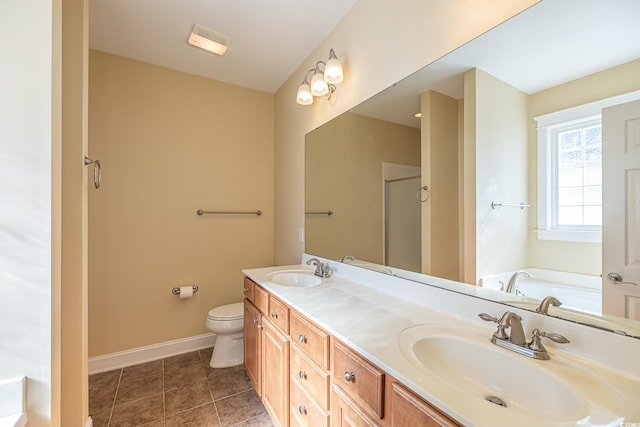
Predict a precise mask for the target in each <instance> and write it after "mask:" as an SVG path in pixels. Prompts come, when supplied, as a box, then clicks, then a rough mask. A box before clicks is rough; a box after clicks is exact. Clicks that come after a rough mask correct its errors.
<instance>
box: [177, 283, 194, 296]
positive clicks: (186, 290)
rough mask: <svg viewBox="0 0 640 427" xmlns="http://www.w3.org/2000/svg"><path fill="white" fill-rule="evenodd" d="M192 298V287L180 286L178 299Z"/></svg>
mask: <svg viewBox="0 0 640 427" xmlns="http://www.w3.org/2000/svg"><path fill="white" fill-rule="evenodd" d="M192 296H193V286H180V299H186V298H191V297H192Z"/></svg>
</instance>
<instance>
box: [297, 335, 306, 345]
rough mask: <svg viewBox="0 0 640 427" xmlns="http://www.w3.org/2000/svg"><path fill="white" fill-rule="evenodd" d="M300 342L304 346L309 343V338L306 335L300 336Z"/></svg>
mask: <svg viewBox="0 0 640 427" xmlns="http://www.w3.org/2000/svg"><path fill="white" fill-rule="evenodd" d="M298 341H300V342H301V343H303V344H306V343H307V336H306V335H299V336H298Z"/></svg>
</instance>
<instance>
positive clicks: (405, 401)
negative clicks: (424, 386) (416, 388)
mask: <svg viewBox="0 0 640 427" xmlns="http://www.w3.org/2000/svg"><path fill="white" fill-rule="evenodd" d="M391 388H392V390H393V392H392V395H391V408H392V409H391V425H392V426H394V427H457V426H459V425H460V424H458V423H457V422H455V421H453V420H452V419H451V418H449V417H448V416H446V415H445V414H443V413H442V412H440V411H439V410H437V409H436V408H434V407H433V406H431V405H430V404H429V403H427V402H426V401H425V400H423V399H422V398H420V397H419V396H416V395H415V394H414V393H413V392H411V391H410V390H408V389H407V388H405V387H404V386H403V385H401V384H399V383H396V382H394V383H393V386H392V387H391Z"/></svg>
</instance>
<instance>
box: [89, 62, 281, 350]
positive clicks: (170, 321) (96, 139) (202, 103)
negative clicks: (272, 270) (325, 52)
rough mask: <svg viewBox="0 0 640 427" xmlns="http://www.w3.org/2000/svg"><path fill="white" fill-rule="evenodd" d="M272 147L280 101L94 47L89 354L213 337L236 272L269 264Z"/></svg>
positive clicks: (235, 293) (238, 296)
mask: <svg viewBox="0 0 640 427" xmlns="http://www.w3.org/2000/svg"><path fill="white" fill-rule="evenodd" d="M273 140H274V97H273V95H270V94H267V93H262V92H258V91H254V90H249V89H244V88H240V87H236V86H232V85H228V84H224V83H220V82H216V81H213V80H209V79H205V78H201V77H196V76H193V75H189V74H185V73H181V72H177V71H172V70H168V69H165V68H161V67H158V66H154V65H150V64H145V63H142V62H137V61H133V60H129V59H126V58H123V57H118V56H114V55H110V54H106V53H102V52H98V51H91V53H90V61H89V150H90V156H91V157H92V158H96V159H100V160H101V161H102V166H103V174H104V179H103V184H102V187H101V188H100V189H99V190H98V191H95V190H92V191H90V197H89V219H90V230H89V242H90V246H89V356H90V357H91V356H97V355H103V354H108V353H112V352H117V351H121V350H126V349H131V348H136V347H141V346H145V345H149V344H155V343H160V342H165V341H169V340H174V339H178V338H185V337H190V336H194V335H198V334H203V333H206V332H207V330H206V328H205V319H206V315H207V311H208V310H209V309H211V308H213V307H216V306H219V305H222V304H227V303H232V302H239V301H241V300H242V273H241V272H240V270H241V269H242V268H251V267H261V266H267V265H271V264H273V218H274V211H273ZM198 209H204V210H220V211H224V210H243V211H244V210H256V209H261V210H262V211H263V212H264V214H263V215H262V216H260V217H257V216H253V215H251V216H203V217H201V216H197V215H196V210H198ZM189 284H197V285H198V286H199V287H200V290H199V292H198V293H197V294H195V296H194V297H193V298H191V299H185V300H180V299H179V298H178V297H177V296H174V295H172V293H171V288H172V287H174V286H180V285H189Z"/></svg>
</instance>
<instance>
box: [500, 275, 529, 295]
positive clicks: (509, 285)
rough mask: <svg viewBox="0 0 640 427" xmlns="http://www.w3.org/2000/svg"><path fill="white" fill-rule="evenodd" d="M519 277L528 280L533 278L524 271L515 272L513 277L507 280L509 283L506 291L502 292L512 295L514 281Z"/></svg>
mask: <svg viewBox="0 0 640 427" xmlns="http://www.w3.org/2000/svg"><path fill="white" fill-rule="evenodd" d="M521 275H522V276H524V277H528V278H531V277H533V276H532V275H531V274H529V273H527V272H526V271H516V272H515V273H513V276H511V279H509V283H508V284H507V289H505V290H504V291H505V292H506V293H508V294H512V293H513V292H514V288H515V286H516V280H518V277H519V276H521Z"/></svg>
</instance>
